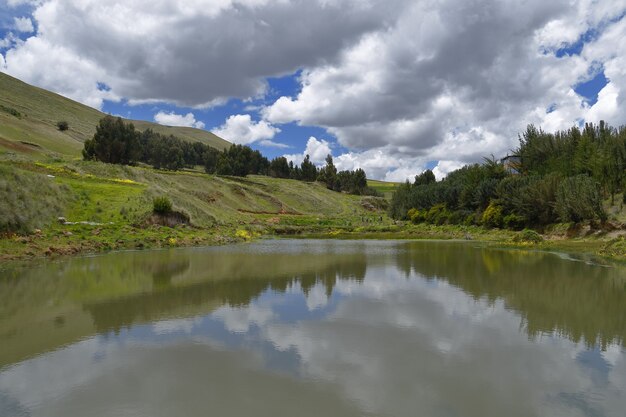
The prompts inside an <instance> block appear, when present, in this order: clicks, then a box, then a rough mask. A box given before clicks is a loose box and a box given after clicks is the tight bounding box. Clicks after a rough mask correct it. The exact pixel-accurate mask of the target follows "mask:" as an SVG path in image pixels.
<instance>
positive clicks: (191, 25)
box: [0, 0, 626, 179]
mask: <svg viewBox="0 0 626 417" xmlns="http://www.w3.org/2000/svg"><path fill="white" fill-rule="evenodd" d="M22 3H29V4H31V5H33V6H35V9H34V10H35V11H34V13H33V16H32V18H33V20H34V23H35V25H33V26H35V27H36V28H37V33H36V34H35V35H34V36H31V37H29V38H28V39H26V40H25V41H19V42H9V45H12V46H10V47H11V49H9V50H8V51H7V52H6V53H5V56H4V61H6V62H5V69H4V71H6V72H8V73H10V74H11V75H14V76H16V77H18V78H20V79H23V80H25V81H27V82H30V83H33V84H36V85H38V86H42V87H44V88H48V89H52V90H54V91H57V92H59V93H61V94H64V95H66V96H69V97H71V98H74V99H77V100H79V101H82V102H84V103H87V104H89V105H92V106H94V107H100V106H101V105H102V102H103V100H119V99H120V98H126V99H128V101H129V102H130V103H144V102H159V101H163V102H169V103H173V104H177V105H185V106H192V107H203V106H204V107H206V106H213V105H217V104H223V103H224V102H225V101H226V100H228V99H229V98H233V97H236V98H251V97H255V98H259V97H264V95H265V93H267V92H268V85H267V78H268V77H272V76H283V75H288V74H292V73H294V72H296V71H299V70H301V72H300V74H301V75H300V79H299V82H300V89H299V91H297V92H296V93H295V94H294V95H290V94H292V92H288V93H286V95H285V96H283V97H279V98H278V99H276V100H274V102H272V103H268V105H267V106H266V107H265V108H264V109H263V110H262V111H261V112H262V116H263V118H264V120H262V121H261V122H253V121H252V120H251V119H250V120H245V119H242V118H241V117H244V118H245V115H243V116H242V115H236V116H233V118H232V120H231V119H229V120H227V121H226V123H225V124H224V125H223V126H222V127H220V128H219V129H218V130H219V131H221V132H222V134H223V135H224V136H227V135H231V134H233V135H234V136H231V138H232V139H234V140H236V141H239V143H251V142H256V141H259V143H260V142H261V141H264V142H263V144H265V145H266V146H278V147H280V146H285V145H283V144H278V143H275V142H273V141H272V140H271V139H272V138H273V137H274V134H275V132H276V131H277V130H276V129H277V126H279V125H280V124H282V123H290V122H297V123H299V124H301V125H303V126H318V127H322V128H325V129H326V130H327V131H328V133H329V134H332V135H334V136H335V137H336V138H337V140H338V142H339V144H340V145H341V146H342V147H344V148H346V149H348V150H349V152H348V153H346V154H345V155H339V156H336V160H337V163H338V166H340V167H345V168H348V167H352V168H356V167H362V168H364V169H365V170H366V171H367V173H368V175H370V176H374V177H378V178H387V179H402V178H403V177H412V176H413V175H415V174H417V173H418V172H420V171H421V170H423V169H424V167H425V166H426V165H427V163H428V162H430V161H444V162H442V163H441V164H440V166H438V167H437V170H436V172H437V173H438V175H444V174H445V172H446V171H447V170H448V168H447V167H450V166H458V165H459V164H461V163H466V162H475V161H480V160H481V158H482V157H483V156H489V155H491V154H493V155H495V156H496V157H499V156H503V155H504V154H506V153H507V152H508V151H510V150H511V149H512V148H514V147H516V146H517V133H518V132H519V131H521V130H523V129H524V128H525V126H526V124H528V123H534V124H536V125H541V126H542V127H543V128H544V129H546V130H554V129H563V128H567V127H570V126H571V125H572V124H574V123H578V122H579V121H581V120H587V121H593V122H597V121H598V120H599V119H605V120H607V121H608V122H610V123H612V124H616V125H617V124H622V123H624V122H626V106H625V105H624V104H626V103H624V97H625V94H626V72H625V71H624V68H626V65H625V64H626V42H624V39H625V38H626V18H622V16H623V14H624V11H626V0H555V1H544V0H528V1H526V2H523V3H520V2H519V1H515V0H473V1H470V2H468V1H466V0H440V1H437V2H430V1H412V0H333V1H328V0H219V1H216V0H192V1H185V2H182V1H181V2H172V1H166V0H157V1H148V0H134V1H122V0H111V1H107V2H102V1H98V0H36V1H24V0H8V4H9V5H10V6H11V5H17V4H22ZM303 16H306V19H303V18H302V17H303ZM27 19H28V18H27ZM32 23H33V22H31V25H32ZM27 25H28V22H24V26H23V28H25V29H29V28H27V27H26V26H27ZM233 28H236V30H234V29H233ZM590 30H592V32H594V33H597V36H595V38H593V39H592V40H587V42H586V44H585V45H584V47H583V48H582V52H581V53H580V54H579V55H576V54H574V55H571V56H568V55H566V56H563V57H557V56H556V54H555V52H556V51H558V50H559V48H563V47H566V46H569V45H572V44H574V43H576V42H577V41H578V40H579V39H580V38H581V36H582V35H583V34H585V33H587V32H588V31H590ZM7 42H8V41H7ZM0 64H1V61H0ZM49 68H55V71H49ZM602 70H603V71H604V73H605V75H606V76H607V78H608V79H609V84H608V85H607V86H606V87H605V88H604V89H603V90H602V91H601V92H600V94H599V99H598V102H597V103H596V104H594V105H593V106H591V105H589V104H587V103H586V102H585V101H584V100H583V98H582V97H580V96H578V95H577V94H576V93H575V91H574V87H575V86H576V85H577V84H579V83H581V82H584V81H588V80H590V79H591V78H592V77H593V76H594V75H596V74H597V73H598V72H599V71H602ZM99 83H105V84H106V85H107V86H110V89H107V90H106V91H103V90H102V89H100V88H99V87H98V85H99ZM255 103H258V102H255ZM548 108H550V109H551V111H549V112H548V111H547V109H548ZM250 109H251V111H252V110H254V111H256V110H257V109H256V108H254V109H253V108H252V107H251V108H250ZM272 132H274V133H272ZM227 139H228V137H227ZM327 148H328V150H331V146H330V144H328V146H327ZM306 152H307V151H305V153H306ZM303 155H304V154H303ZM290 156H292V157H294V159H298V158H301V157H300V156H299V154H295V155H290Z"/></svg>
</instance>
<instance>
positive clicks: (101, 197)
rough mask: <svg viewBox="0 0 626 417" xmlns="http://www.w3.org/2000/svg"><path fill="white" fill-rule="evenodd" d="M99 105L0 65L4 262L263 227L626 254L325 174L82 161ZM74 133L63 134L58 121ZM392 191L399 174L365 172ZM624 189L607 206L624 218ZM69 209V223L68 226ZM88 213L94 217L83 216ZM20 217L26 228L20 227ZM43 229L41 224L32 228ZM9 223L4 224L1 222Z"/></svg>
mask: <svg viewBox="0 0 626 417" xmlns="http://www.w3.org/2000/svg"><path fill="white" fill-rule="evenodd" d="M102 116H104V114H103V113H101V112H99V111H97V110H95V109H92V108H90V107H87V106H84V105H82V104H79V103H76V102H74V101H72V100H69V99H66V98H64V97H61V96H59V95H57V94H54V93H51V92H48V91H45V90H42V89H39V88H36V87H32V86H29V85H28V84H25V83H22V82H21V81H19V80H16V79H14V78H12V77H10V76H8V75H5V74H2V73H0V227H1V225H2V222H4V224H6V225H8V224H10V223H11V222H13V223H12V224H13V226H11V227H12V229H13V230H17V231H18V232H20V233H21V235H13V234H8V233H5V235H4V237H3V238H1V239H0V259H19V258H30V257H37V256H43V255H55V254H73V253H84V252H96V251H102V250H110V249H128V248H149V247H167V246H185V245H204V244H219V243H225V242H233V241H244V240H249V239H253V238H255V237H258V236H260V235H298V236H303V237H326V238H346V239H355V238H379V239H472V240H477V241H481V242H487V243H488V244H492V245H499V246H507V247H532V248H533V249H539V250H564V251H568V252H571V251H573V252H588V253H595V254H599V255H602V256H608V257H613V258H619V259H624V258H626V244H624V240H623V237H622V238H620V237H619V236H618V235H619V233H617V232H616V233H613V235H611V234H605V235H594V236H587V237H584V238H572V237H571V236H569V235H568V233H569V230H570V229H571V227H570V226H568V225H557V226H555V227H553V229H552V230H551V231H549V233H548V234H547V236H546V237H547V238H546V239H545V240H544V241H543V242H538V243H530V242H526V241H524V240H522V241H520V242H514V238H515V236H517V233H516V232H511V231H503V230H498V229H484V228H481V227H466V226H451V225H444V226H432V225H412V224H409V223H404V222H395V221H393V220H391V219H390V218H389V217H387V215H386V213H385V212H384V211H383V210H382V209H381V208H376V207H379V205H376V204H369V203H370V202H371V200H368V199H371V198H372V197H360V196H352V195H347V194H343V193H336V192H332V191H329V190H327V189H326V187H325V186H323V185H321V184H317V183H306V182H301V181H295V180H285V179H276V178H269V177H263V176H250V177H247V178H237V177H218V176H209V175H206V174H204V173H203V172H200V171H196V170H184V171H178V172H170V171H160V170H154V169H152V168H147V167H143V166H137V167H129V166H120V165H110V164H103V163H98V162H90V161H82V160H81V159H80V150H81V149H82V146H83V144H82V143H83V141H84V140H85V139H87V138H90V137H91V136H92V135H93V132H94V131H95V126H96V124H97V122H98V120H99V119H100V118H101V117H102ZM59 120H65V121H67V122H68V124H69V130H67V131H64V132H61V131H59V130H58V129H57V126H56V124H57V122H58V121H59ZM136 125H137V127H138V128H139V129H145V128H152V129H154V130H155V131H158V132H160V133H165V134H170V133H171V134H174V135H176V136H179V137H181V138H182V139H186V140H190V141H196V140H199V141H203V142H205V143H209V144H212V145H213V146H215V147H223V146H227V145H228V143H227V142H225V141H223V140H221V139H219V138H217V137H216V136H214V135H212V134H210V133H208V132H206V131H202V130H198V129H191V128H171V127H166V126H160V125H156V124H152V123H149V122H137V123H136ZM368 185H369V186H370V187H372V188H374V189H376V190H377V191H379V192H380V193H382V194H383V195H384V196H385V197H386V198H387V199H389V198H391V194H392V193H393V191H394V190H395V189H396V188H397V187H398V186H399V185H400V183H392V182H384V181H375V180H369V181H368ZM160 196H167V197H168V198H169V199H170V200H171V201H172V203H173V210H175V211H179V212H183V213H185V214H187V215H188V216H189V217H190V219H191V225H190V226H186V225H179V226H176V227H174V228H170V227H163V226H157V225H152V224H150V223H149V222H147V219H148V218H149V217H150V216H151V214H152V208H153V207H152V205H153V199H154V198H155V197H160ZM622 201H623V199H622V195H621V194H620V195H617V196H616V198H615V205H611V204H610V202H609V201H608V200H607V201H606V202H605V207H606V209H607V212H608V213H609V216H610V218H611V220H613V221H615V222H621V223H624V222H626V212H625V211H624V210H623V203H622ZM59 216H63V217H65V218H66V219H67V221H69V222H72V223H73V224H61V223H59V222H58V221H57V220H56V219H57V217H59ZM82 222H91V223H92V224H84V223H82ZM15 224H18V226H19V227H17V228H16V227H15ZM35 229H41V231H38V232H36V233H30V234H29V233H28V232H34V231H35ZM0 231H1V230H0Z"/></svg>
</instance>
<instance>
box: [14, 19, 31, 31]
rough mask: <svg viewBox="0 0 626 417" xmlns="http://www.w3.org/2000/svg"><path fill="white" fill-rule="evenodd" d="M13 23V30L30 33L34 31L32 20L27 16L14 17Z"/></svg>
mask: <svg viewBox="0 0 626 417" xmlns="http://www.w3.org/2000/svg"><path fill="white" fill-rule="evenodd" d="M13 25H14V26H15V30H17V31H18V32H22V33H32V32H34V31H35V27H34V26H33V21H32V20H30V18H29V17H14V18H13Z"/></svg>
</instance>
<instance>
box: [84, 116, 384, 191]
mask: <svg viewBox="0 0 626 417" xmlns="http://www.w3.org/2000/svg"><path fill="white" fill-rule="evenodd" d="M82 153H83V158H84V159H85V160H97V161H101V162H106V163H111V164H122V165H135V164H137V163H144V164H148V165H150V166H152V167H153V168H155V169H166V170H172V171H176V170H180V169H183V168H194V167H196V166H203V167H204V170H205V172H206V173H207V174H215V175H226V176H228V175H231V176H240V177H245V176H247V175H266V176H270V177H274V178H289V179H294V180H299V181H308V182H314V181H320V182H322V183H324V184H326V187H327V188H328V189H331V190H334V191H340V192H347V193H350V194H359V195H363V194H368V195H376V194H377V193H376V191H375V190H373V189H371V188H369V187H368V186H367V177H366V175H365V171H363V170H362V169H357V170H354V171H339V172H338V171H337V169H336V167H335V166H334V164H333V159H332V156H330V155H328V156H327V157H326V165H325V166H324V167H321V168H318V167H316V166H315V165H314V164H313V162H311V159H310V157H309V155H306V157H305V158H304V160H303V161H302V163H301V164H300V165H295V164H294V163H293V161H288V160H287V158H285V157H283V156H281V157H277V158H274V159H272V160H271V161H270V160H268V159H267V158H266V157H265V156H263V155H262V154H261V153H260V152H259V151H257V150H253V149H252V148H250V147H249V146H245V145H232V146H231V147H230V148H228V149H224V150H222V151H220V150H218V149H215V148H213V147H211V146H208V145H205V144H203V143H200V142H194V143H191V142H186V141H184V140H181V139H180V138H177V137H175V136H173V135H169V136H166V135H162V134H160V133H157V132H154V131H153V130H151V129H147V130H145V131H143V132H140V131H138V130H136V129H135V126H134V125H133V124H132V123H125V122H124V121H123V120H122V118H120V117H117V118H115V117H112V116H105V117H104V118H102V119H101V120H100V122H99V123H98V125H97V126H96V133H95V134H94V136H93V138H92V139H89V140H87V141H85V145H84V148H83V152H82Z"/></svg>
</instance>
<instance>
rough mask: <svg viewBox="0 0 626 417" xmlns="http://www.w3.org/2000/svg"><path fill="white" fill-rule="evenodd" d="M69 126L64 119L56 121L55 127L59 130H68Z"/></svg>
mask: <svg viewBox="0 0 626 417" xmlns="http://www.w3.org/2000/svg"><path fill="white" fill-rule="evenodd" d="M69 128H70V124H69V123H67V122H66V121H65V120H61V121H60V122H57V129H59V130H60V131H61V132H63V131H65V130H68V129H69Z"/></svg>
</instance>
